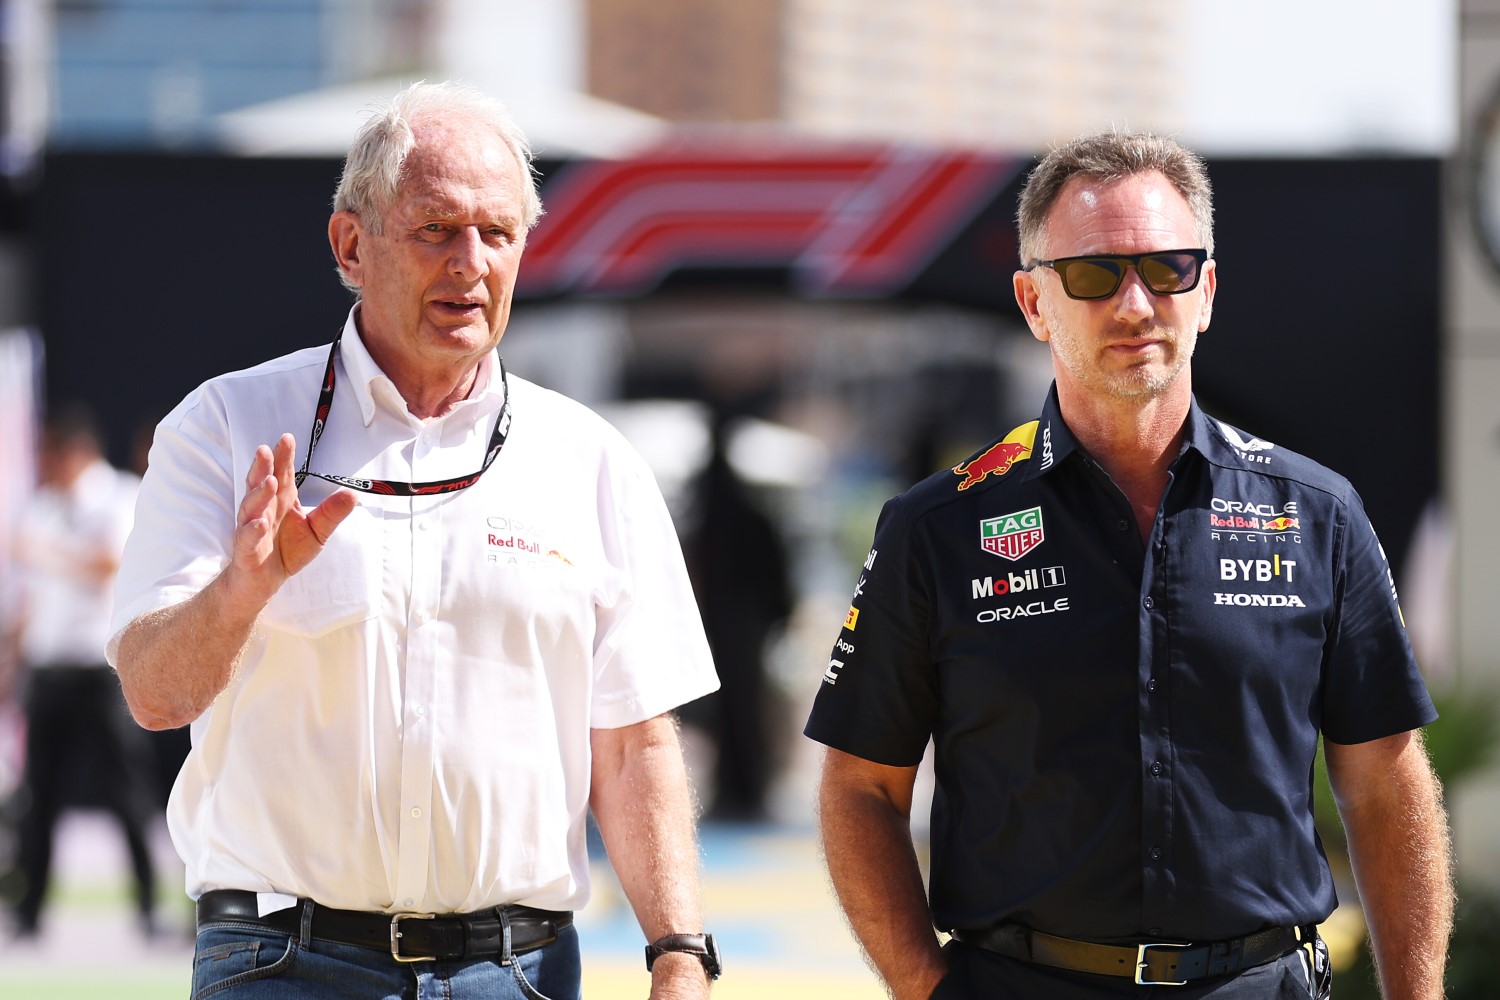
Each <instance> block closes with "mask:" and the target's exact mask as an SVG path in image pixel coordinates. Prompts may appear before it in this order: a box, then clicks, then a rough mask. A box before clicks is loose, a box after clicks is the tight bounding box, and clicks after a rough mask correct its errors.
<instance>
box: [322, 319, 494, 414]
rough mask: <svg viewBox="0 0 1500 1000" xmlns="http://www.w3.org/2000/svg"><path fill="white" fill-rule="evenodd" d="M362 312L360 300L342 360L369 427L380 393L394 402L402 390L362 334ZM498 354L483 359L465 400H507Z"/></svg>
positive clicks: (347, 331)
mask: <svg viewBox="0 0 1500 1000" xmlns="http://www.w3.org/2000/svg"><path fill="white" fill-rule="evenodd" d="M358 315H359V303H357V302H356V303H355V304H354V308H352V309H350V310H349V315H348V317H347V318H346V319H345V320H344V336H343V339H342V340H341V341H340V342H339V361H340V362H341V363H342V364H343V366H344V373H345V375H346V377H347V380H348V382H349V385H350V387H351V388H352V389H353V390H354V398H355V400H356V401H357V402H358V403H359V413H360V416H361V417H362V418H363V419H364V422H365V426H366V427H368V426H370V421H372V420H374V419H375V395H376V393H377V392H379V393H382V394H388V395H389V398H390V399H391V400H392V402H393V404H394V403H395V401H397V400H399V399H400V393H399V392H398V391H397V389H396V384H395V383H394V382H392V381H391V377H390V376H389V375H387V374H386V373H385V372H383V371H381V370H380V366H379V365H377V364H376V363H375V359H374V358H372V357H370V352H369V350H368V349H367V348H366V347H365V342H364V338H362V337H361V336H360V335H359V324H358V323H356V322H355V317H356V316H358ZM495 357H496V355H495V352H494V351H490V352H488V353H487V354H485V356H484V357H482V358H480V359H479V372H478V374H477V375H476V376H475V378H474V388H473V389H472V390H470V392H469V396H468V399H466V400H465V401H464V402H466V403H467V402H472V401H474V400H480V399H486V398H487V397H490V396H493V397H494V402H493V404H492V406H487V407H485V410H486V411H488V410H490V409H492V408H498V407H499V405H500V403H501V402H503V396H502V395H501V393H500V382H499V380H498V379H497V378H495V371H496V362H495ZM377 386H378V388H377ZM400 408H401V410H402V412H405V410H406V407H405V405H404V404H402V405H401V407H400Z"/></svg>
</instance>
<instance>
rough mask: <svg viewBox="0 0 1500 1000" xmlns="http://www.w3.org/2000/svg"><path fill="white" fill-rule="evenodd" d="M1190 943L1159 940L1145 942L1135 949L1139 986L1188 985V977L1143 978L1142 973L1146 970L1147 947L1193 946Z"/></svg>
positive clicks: (1136, 975)
mask: <svg viewBox="0 0 1500 1000" xmlns="http://www.w3.org/2000/svg"><path fill="white" fill-rule="evenodd" d="M1191 947H1192V945H1190V944H1177V943H1175V942H1172V941H1157V942H1153V943H1152V944H1143V945H1140V946H1138V947H1137V948H1136V950H1135V982H1136V985H1137V986H1186V985H1187V983H1188V981H1187V980H1186V979H1184V980H1181V981H1180V982H1177V981H1173V980H1171V979H1142V978H1141V974H1142V973H1144V972H1145V971H1146V949H1148V948H1191Z"/></svg>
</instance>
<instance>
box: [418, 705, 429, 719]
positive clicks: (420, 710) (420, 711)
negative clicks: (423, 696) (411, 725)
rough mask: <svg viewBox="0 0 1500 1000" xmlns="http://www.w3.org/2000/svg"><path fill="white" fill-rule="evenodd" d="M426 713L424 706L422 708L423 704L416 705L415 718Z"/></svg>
mask: <svg viewBox="0 0 1500 1000" xmlns="http://www.w3.org/2000/svg"><path fill="white" fill-rule="evenodd" d="M426 714H427V709H426V708H424V707H423V706H421V705H418V706H417V718H419V719H420V718H421V717H422V716H424V715H426Z"/></svg>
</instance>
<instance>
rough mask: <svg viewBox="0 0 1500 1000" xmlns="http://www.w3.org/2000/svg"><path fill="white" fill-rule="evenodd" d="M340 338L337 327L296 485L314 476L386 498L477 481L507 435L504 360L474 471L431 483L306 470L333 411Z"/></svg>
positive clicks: (453, 488)
mask: <svg viewBox="0 0 1500 1000" xmlns="http://www.w3.org/2000/svg"><path fill="white" fill-rule="evenodd" d="M343 337H344V331H342V330H340V331H339V334H338V336H337V337H334V338H333V346H332V347H330V348H329V349H328V368H327V370H326V371H324V372H323V388H322V389H321V390H320V391H319V392H318V410H317V412H316V413H315V414H313V425H312V431H311V432H309V434H308V436H307V457H306V458H304V459H303V460H302V468H301V469H299V470H297V485H298V486H301V485H302V483H303V480H305V479H307V477H308V476H312V477H313V478H314V479H321V480H323V481H324V482H329V483H335V484H337V485H339V486H347V487H349V489H351V490H359V491H360V492H361V493H379V494H380V495H382V496H388V497H417V496H428V495H430V494H433V493H456V492H458V491H459V490H462V489H467V488H468V487H470V486H473V485H474V484H475V483H477V482H479V477H480V476H482V475H484V473H485V470H486V469H488V468H489V467H490V465H491V464H493V463H494V461H495V458H496V456H498V455H499V454H500V449H501V448H504V447H505V438H506V436H507V435H509V434H510V383H509V382H507V381H506V378H505V362H504V361H501V362H500V363H499V364H500V390H501V392H503V393H504V394H505V402H504V403H503V404H502V405H501V407H500V415H499V416H497V417H496V418H495V429H494V431H493V432H491V434H490V444H489V449H488V450H487V451H486V452H485V453H484V464H483V465H481V466H480V467H479V471H478V472H472V473H470V474H469V475H467V476H459V477H458V478H457V479H443V480H440V481H438V482H435V483H395V482H391V481H390V480H387V479H354V478H352V477H350V476H325V475H324V474H323V473H321V472H309V471H307V468H308V466H309V465H311V464H312V457H313V449H314V448H316V447H317V446H318V439H319V438H321V437H322V436H323V428H324V426H325V425H326V424H327V423H328V414H329V413H331V412H332V411H333V359H334V358H335V357H336V356H337V355H338V350H339V341H340V340H342V339H343Z"/></svg>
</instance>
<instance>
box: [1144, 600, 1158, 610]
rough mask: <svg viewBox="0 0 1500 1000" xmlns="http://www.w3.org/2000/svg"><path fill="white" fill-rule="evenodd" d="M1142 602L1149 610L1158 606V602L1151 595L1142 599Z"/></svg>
mask: <svg viewBox="0 0 1500 1000" xmlns="http://www.w3.org/2000/svg"><path fill="white" fill-rule="evenodd" d="M1141 604H1143V605H1145V608H1146V610H1147V611H1150V610H1151V609H1152V608H1154V607H1156V602H1155V601H1153V600H1152V599H1151V598H1149V597H1148V598H1146V599H1145V600H1144V601H1142V602H1141Z"/></svg>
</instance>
